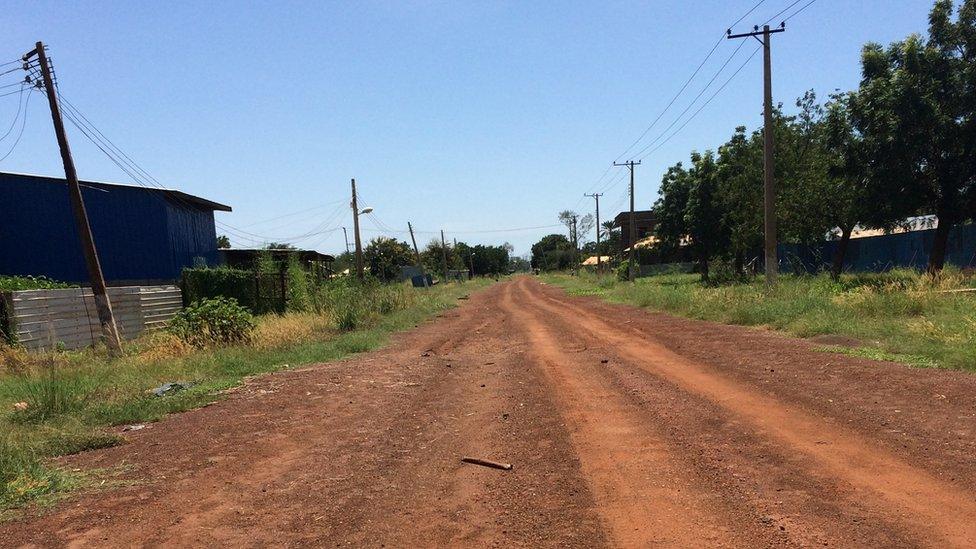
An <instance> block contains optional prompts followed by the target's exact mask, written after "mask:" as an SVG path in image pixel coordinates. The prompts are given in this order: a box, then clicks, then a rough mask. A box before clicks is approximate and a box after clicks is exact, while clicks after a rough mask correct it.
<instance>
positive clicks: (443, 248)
mask: <svg viewBox="0 0 976 549" xmlns="http://www.w3.org/2000/svg"><path fill="white" fill-rule="evenodd" d="M441 261H442V262H443V263H444V282H447V244H446V243H445V242H444V229H441Z"/></svg>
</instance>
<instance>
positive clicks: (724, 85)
mask: <svg viewBox="0 0 976 549" xmlns="http://www.w3.org/2000/svg"><path fill="white" fill-rule="evenodd" d="M743 42H744V41H743ZM760 49H762V45H759V46H757V47H756V49H754V50H752V53H751V54H750V55H749V57H747V58H746V60H745V61H744V62H743V63H742V64H741V65H739V68H737V69H736V70H735V72H733V73H732V75H731V76H729V78H728V80H726V81H725V83H724V84H722V85H721V86H720V87H719V88H718V89H717V90H715V93H713V94H712V95H711V97H709V98H708V99H707V100H706V101H705V102H704V103H702V105H701V106H700V107H698V110H696V111H695V112H694V113H693V114H692V115H691V116H690V117H688V119H687V120H685V122H684V123H683V124H682V125H681V126H679V127H678V129H676V130H675V131H674V133H672V134H671V135H670V136H668V138H667V139H665V140H664V141H662V142H661V143H660V144H659V145H657V146H656V147H654V149H652V150H650V151H648V152H647V154H645V155H644V156H642V157H641V159H642V160H643V159H644V158H647V157H648V156H650V155H651V154H653V153H654V152H655V151H657V150H658V149H660V148H661V147H663V146H664V145H665V144H667V142H668V141H671V139H672V138H673V137H674V136H675V135H678V133H679V132H681V130H683V129H684V128H685V126H687V125H688V123H689V122H691V121H692V120H694V119H695V117H696V116H698V114H699V113H700V112H702V110H703V109H704V108H705V107H707V106H708V104H709V103H711V102H712V100H713V99H715V97H716V96H717V95H718V94H719V93H721V92H722V90H724V89H725V87H726V86H728V85H729V83H730V82H732V80H733V79H734V78H735V77H736V75H738V74H739V73H740V72H741V71H742V69H744V68H745V66H746V65H748V64H749V61H751V60H752V58H753V57H755V56H756V54H757V53H759V50H760Z"/></svg>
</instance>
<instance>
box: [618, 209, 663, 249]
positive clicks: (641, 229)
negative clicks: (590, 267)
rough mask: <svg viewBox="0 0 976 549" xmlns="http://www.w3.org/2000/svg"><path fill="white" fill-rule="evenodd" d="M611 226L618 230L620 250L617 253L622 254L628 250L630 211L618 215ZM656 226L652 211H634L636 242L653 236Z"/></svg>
mask: <svg viewBox="0 0 976 549" xmlns="http://www.w3.org/2000/svg"><path fill="white" fill-rule="evenodd" d="M613 224H614V226H615V227H619V228H620V249H619V250H617V251H618V252H619V253H620V254H623V252H624V251H625V250H627V249H628V248H630V211H626V212H620V213H618V214H617V216H616V217H614V218H613ZM656 225H657V216H656V215H654V210H635V211H634V227H635V229H636V231H635V232H636V237H637V239H636V240H637V241H638V242H639V241H641V240H643V239H644V238H646V237H648V236H651V235H652V234H654V227H655V226H656Z"/></svg>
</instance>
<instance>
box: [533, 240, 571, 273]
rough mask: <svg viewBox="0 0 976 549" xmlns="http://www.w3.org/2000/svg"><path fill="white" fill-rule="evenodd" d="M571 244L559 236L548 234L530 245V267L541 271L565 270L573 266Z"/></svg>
mask: <svg viewBox="0 0 976 549" xmlns="http://www.w3.org/2000/svg"><path fill="white" fill-rule="evenodd" d="M574 255H575V254H574V252H573V244H572V243H571V242H570V241H569V239H568V238H566V237H565V236H564V235H561V234H550V235H546V236H544V237H542V239H541V240H539V241H538V242H536V243H535V244H533V245H532V261H531V263H532V267H534V268H536V269H541V270H543V271H557V270H561V269H567V268H569V267H570V266H572V264H573V257H574Z"/></svg>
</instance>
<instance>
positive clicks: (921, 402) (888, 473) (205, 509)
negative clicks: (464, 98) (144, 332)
mask: <svg viewBox="0 0 976 549" xmlns="http://www.w3.org/2000/svg"><path fill="white" fill-rule="evenodd" d="M130 439H131V440H130V442H129V443H128V444H125V445H123V446H120V447H116V448H111V449H107V450H102V451H97V452H90V453H88V454H84V455H80V456H76V457H73V458H71V459H70V460H69V462H70V463H71V464H72V465H77V466H81V467H105V468H108V467H118V466H119V465H120V464H122V465H125V466H127V467H126V468H125V470H126V471H127V472H126V473H125V475H127V478H129V479H131V480H132V481H133V483H132V485H130V486H128V487H125V488H121V489H116V490H110V491H102V492H95V493H89V494H87V495H83V496H81V497H77V498H74V499H72V500H69V501H68V502H66V503H64V504H63V505H61V506H60V507H59V508H57V509H55V510H54V511H53V512H51V513H48V514H46V515H44V516H41V517H33V518H26V519H21V520H17V521H14V522H9V523H6V524H3V525H0V546H4V547H8V546H18V545H28V546H29V545H35V546H61V545H75V546H113V547H116V546H130V545H167V546H174V545H176V546H179V545H184V546H186V545H194V546H198V545H225V546H226V545H233V546H298V545H323V546H324V545H329V546H374V547H375V546H384V545H385V546H394V547H417V546H423V547H426V546H478V547H481V546H497V547H511V546H527V547H536V546H578V547H595V546H622V547H624V546H629V547H646V546H649V545H662V546H682V547H705V546H708V547H714V546H734V547H757V546H812V545H818V546H821V545H828V546H862V547H863V546H872V547H876V546H891V547H903V546H904V547H907V546H928V547H950V546H957V547H967V546H968V547H972V546H976V496H974V494H976V376H973V375H970V374H962V373H957V372H940V371H926V370H912V369H909V368H906V367H903V366H899V365H895V364H880V363H876V362H870V361H864V360H858V359H852V358H849V357H843V356H839V355H832V354H825V353H821V352H817V351H815V350H814V348H813V346H812V345H810V344H808V343H807V342H804V341H799V340H795V339H789V338H786V337H783V336H780V335H776V334H772V333H768V332H763V331H759V330H752V329H745V328H738V327H730V326H721V325H715V324H709V323H702V322H695V321H690V320H682V319H676V318H672V317H669V316H666V315H659V314H652V313H648V312H646V311H642V310H638V309H634V308H630V307H623V306H615V305H608V304H605V303H601V302H599V301H597V300H595V299H580V298H570V297H568V296H566V294H564V293H562V292H561V291H559V290H557V289H554V288H550V287H547V286H543V285H541V284H540V283H539V282H537V281H535V280H534V279H532V278H528V277H522V278H516V279H514V280H513V281H509V282H504V283H501V284H497V285H495V286H493V287H491V288H490V289H488V290H486V291H484V292H481V293H478V294H475V295H473V296H472V297H471V299H470V300H469V301H468V302H466V303H465V304H464V305H462V307H461V308H459V309H456V310H453V311H449V312H447V313H445V314H443V315H442V316H441V317H440V318H438V319H436V320H435V321H433V322H430V323H427V324H424V325H422V326H420V327H418V328H417V329H415V330H412V331H411V332H409V333H406V334H402V335H400V336H398V337H396V338H395V341H394V342H393V344H391V345H390V346H389V347H388V348H387V349H385V350H382V351H378V352H374V353H369V354H364V355H359V356H356V357H353V358H351V359H348V360H345V361H342V362H338V363H333V364H325V365H318V366H314V367H310V368H304V369H302V370H297V371H289V372H285V373H279V374H275V375H269V376H265V377H262V378H259V379H256V380H253V381H251V382H249V383H248V384H247V385H246V386H245V387H244V388H242V389H241V390H240V391H238V392H236V393H235V394H233V395H232V396H231V398H229V399H227V400H226V401H222V402H220V403H218V404H215V405H213V406H210V407H207V408H203V409H201V410H197V411H193V412H189V413H186V414H181V415H177V416H172V417H170V418H168V419H166V420H165V421H162V422H160V423H157V424H154V425H152V426H151V428H148V429H145V430H143V431H138V432H135V433H133V435H132V436H131V437H130ZM462 456H476V457H483V458H488V459H495V460H499V461H504V462H511V463H513V464H514V469H513V470H512V471H500V470H495V469H488V468H484V467H479V466H476V465H468V464H462V463H460V461H459V460H460V458H461V457H462Z"/></svg>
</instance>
